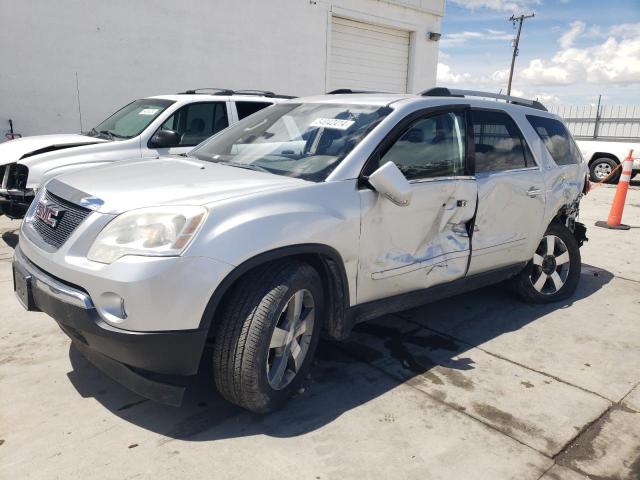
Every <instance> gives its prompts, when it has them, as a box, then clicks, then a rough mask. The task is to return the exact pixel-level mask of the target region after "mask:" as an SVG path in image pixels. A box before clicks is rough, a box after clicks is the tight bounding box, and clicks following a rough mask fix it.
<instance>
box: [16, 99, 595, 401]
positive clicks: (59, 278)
mask: <svg viewBox="0 0 640 480" xmlns="http://www.w3.org/2000/svg"><path fill="white" fill-rule="evenodd" d="M477 95H482V96H485V97H487V96H491V94H488V93H478V92H465V91H449V90H447V89H441V88H440V89H436V90H430V91H427V92H424V93H423V94H422V95H418V96H415V95H391V94H340V95H325V96H319V97H312V98H303V99H296V100H290V101H286V102H284V103H280V104H278V105H274V106H271V107H268V108H266V109H264V110H261V111H260V112H258V113H256V114H254V115H252V116H250V117H248V118H246V119H244V120H241V121H240V122H239V123H237V124H235V125H233V126H231V127H230V128H228V129H226V130H224V131H223V132H221V133H219V134H218V135H216V136H214V137H212V138H211V139H209V140H208V141H206V142H205V143H203V144H201V145H199V146H198V147H197V148H196V149H195V150H193V151H192V152H191V153H190V154H189V155H188V156H187V157H185V158H159V159H157V160H145V161H135V162H127V163H123V164H119V165H115V164H114V165H109V166H104V167H100V168H95V169H92V170H88V171H86V172H77V173H72V174H68V175H63V176H61V177H57V178H55V179H52V180H51V181H49V182H48V183H47V185H46V187H45V188H43V189H41V191H40V192H39V193H38V195H37V198H36V201H34V202H33V204H32V206H31V207H30V209H29V211H28V212H27V215H26V217H25V219H24V222H23V224H22V227H21V235H20V243H19V246H18V247H17V248H16V251H15V259H14V264H13V265H14V284H15V290H16V294H17V296H18V298H19V299H20V301H21V302H22V303H23V305H24V306H25V307H26V308H27V309H29V310H41V311H44V312H46V313H47V314H49V315H50V316H52V317H53V318H54V319H55V320H56V321H57V322H58V323H59V325H60V327H61V328H62V330H64V332H65V333H67V334H68V336H69V337H71V339H72V340H73V343H74V344H75V346H76V347H77V349H78V350H80V352H82V353H83V354H84V355H85V356H86V357H87V358H88V359H89V360H90V361H92V362H93V363H94V364H95V365H96V366H97V367H98V368H100V369H102V370H104V371H105V372H106V373H107V374H109V375H111V376H112V377H113V378H115V379H117V380H118V381H119V382H121V383H122V384H124V385H125V386H127V387H128V388H130V389H131V390H133V391H135V392H138V393H140V394H141V395H144V396H147V397H149V398H152V399H155V400H158V401H161V402H164V403H168V404H174V405H177V404H180V402H181V399H182V394H183V390H184V388H183V387H180V386H177V385H175V384H172V383H171V379H172V378H175V377H172V376H175V375H193V374H195V373H196V372H197V370H198V367H199V365H200V362H201V357H202V356H203V349H204V345H205V342H207V341H210V342H212V344H213V367H214V368H213V371H214V380H215V384H216V386H217V388H218V390H219V391H220V393H221V394H222V396H223V397H224V398H226V399H227V400H229V401H231V402H233V403H236V404H238V405H241V406H242V407H244V408H247V409H249V410H252V411H255V412H269V411H272V410H273V409H275V408H277V407H279V406H280V405H282V404H283V402H284V401H285V400H286V399H287V398H288V397H289V396H290V395H291V394H292V392H294V391H295V390H296V389H297V388H299V385H300V382H301V381H302V380H303V379H304V378H305V375H306V372H307V370H308V369H309V365H310V363H311V360H312V357H313V355H314V351H315V349H316V346H317V344H318V339H319V337H320V332H321V331H325V332H326V333H327V334H328V335H330V336H331V337H333V338H336V339H344V338H346V337H347V336H348V335H349V332H350V330H351V329H352V327H353V326H354V325H355V324H356V323H358V322H362V321H364V320H367V319H370V318H373V317H377V316H380V315H383V314H386V313H390V312H394V311H399V310H404V309H407V308H410V307H414V306H417V305H419V304H423V303H426V302H429V301H433V300H435V299H440V298H443V297H447V296H451V295H455V294H458V293H460V292H464V291H468V290H470V289H475V288H478V287H481V286H484V285H488V284H492V283H496V282H500V281H503V280H507V279H509V282H510V283H511V284H512V285H513V287H514V288H515V290H516V291H517V292H518V293H519V294H520V296H521V297H522V298H523V299H525V300H526V301H529V302H536V303H546V302H553V301H558V300H562V299H566V298H567V297H569V296H571V295H572V294H573V293H574V291H575V289H576V286H577V284H578V280H579V277H580V251H579V246H580V245H581V244H582V242H583V241H584V240H586V237H585V232H586V230H585V228H584V226H583V225H582V224H580V223H578V222H577V221H576V219H577V215H578V203H579V201H580V199H581V197H582V195H583V193H584V192H585V191H586V187H587V184H586V182H587V180H586V176H587V169H586V166H585V164H584V162H583V160H582V158H581V157H580V154H579V153H578V151H577V149H576V147H575V144H574V142H573V139H572V138H571V136H570V134H569V133H568V132H567V129H566V128H565V126H564V125H563V123H562V121H561V120H560V119H559V118H558V117H557V116H555V115H552V114H550V113H548V112H547V111H546V110H545V109H544V107H543V106H542V105H540V104H538V103H537V102H531V101H528V100H524V99H518V98H514V97H500V98H502V99H503V100H506V102H505V103H502V102H497V101H486V100H478V99H474V98H472V97H473V96H477ZM163 375H166V376H167V377H164V376H163Z"/></svg>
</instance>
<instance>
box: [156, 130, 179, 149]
mask: <svg viewBox="0 0 640 480" xmlns="http://www.w3.org/2000/svg"><path fill="white" fill-rule="evenodd" d="M180 139H181V135H180V134H179V133H178V132H175V131H173V130H158V131H157V132H156V133H155V134H154V135H153V137H151V140H149V148H171V147H177V146H178V145H180Z"/></svg>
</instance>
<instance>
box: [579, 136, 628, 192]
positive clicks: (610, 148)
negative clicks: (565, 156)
mask: <svg viewBox="0 0 640 480" xmlns="http://www.w3.org/2000/svg"><path fill="white" fill-rule="evenodd" d="M576 143H577V144H578V148H579V149H580V151H581V152H582V156H583V157H584V159H585V160H586V162H587V164H588V165H589V176H590V177H591V181H592V182H602V181H603V180H604V181H605V183H618V180H619V179H620V174H621V173H622V168H618V169H617V170H616V167H618V165H620V164H621V163H622V162H623V161H624V159H625V158H627V157H628V156H629V151H630V150H633V170H632V173H631V178H633V177H635V176H636V175H637V174H638V172H640V142H617V141H604V140H576Z"/></svg>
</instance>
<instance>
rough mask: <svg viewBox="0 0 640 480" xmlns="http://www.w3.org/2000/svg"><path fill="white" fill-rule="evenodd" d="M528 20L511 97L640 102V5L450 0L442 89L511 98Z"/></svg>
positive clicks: (625, 0)
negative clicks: (518, 23) (518, 25)
mask: <svg viewBox="0 0 640 480" xmlns="http://www.w3.org/2000/svg"><path fill="white" fill-rule="evenodd" d="M514 13H515V14H521V13H524V14H529V13H535V17H534V18H531V19H528V20H525V23H524V27H523V30H522V36H521V39H520V54H519V56H518V57H517V59H516V68H515V73H514V80H513V87H512V92H511V93H512V95H518V96H524V97H527V98H538V99H539V100H541V101H542V102H543V103H548V104H554V103H559V104H578V105H590V104H596V103H597V101H598V95H599V94H602V103H603V104H607V105H628V104H640V0H447V2H446V13H445V16H444V18H443V20H442V27H441V28H442V38H441V40H440V56H439V61H438V81H437V83H438V85H439V86H448V87H453V88H470V89H474V90H487V91H491V92H498V91H500V89H502V93H506V89H507V82H508V78H509V66H510V63H511V54H512V46H511V44H512V39H513V38H515V35H516V32H517V30H516V29H515V28H514V27H513V25H512V22H510V21H509V20H508V19H509V17H510V16H511V15H512V14H514Z"/></svg>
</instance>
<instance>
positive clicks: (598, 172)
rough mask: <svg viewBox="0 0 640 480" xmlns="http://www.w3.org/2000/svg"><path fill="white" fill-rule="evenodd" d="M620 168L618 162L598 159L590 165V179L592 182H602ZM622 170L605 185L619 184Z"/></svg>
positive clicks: (609, 159)
mask: <svg viewBox="0 0 640 480" xmlns="http://www.w3.org/2000/svg"><path fill="white" fill-rule="evenodd" d="M617 166H618V162H616V161H615V160H613V159H611V158H604V157H603V158H596V159H595V160H594V161H593V162H591V164H589V177H590V178H591V181H592V182H601V181H602V180H603V179H604V178H606V176H607V175H609V174H610V173H611V172H613V170H614V169H615V168H616V167H617ZM620 173H621V172H620V169H618V170H616V172H615V173H614V174H613V175H611V177H609V179H608V180H607V181H606V182H605V183H618V180H619V179H620Z"/></svg>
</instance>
